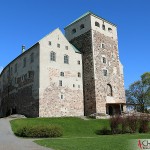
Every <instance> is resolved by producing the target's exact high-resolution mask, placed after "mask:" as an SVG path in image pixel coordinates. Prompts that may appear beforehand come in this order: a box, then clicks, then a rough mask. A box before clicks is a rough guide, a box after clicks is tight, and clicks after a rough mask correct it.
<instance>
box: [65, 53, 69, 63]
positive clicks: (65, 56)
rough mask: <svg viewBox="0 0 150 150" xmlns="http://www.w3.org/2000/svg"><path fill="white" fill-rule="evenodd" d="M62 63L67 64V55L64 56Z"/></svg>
mask: <svg viewBox="0 0 150 150" xmlns="http://www.w3.org/2000/svg"><path fill="white" fill-rule="evenodd" d="M64 63H65V64H69V56H68V55H65V56H64Z"/></svg>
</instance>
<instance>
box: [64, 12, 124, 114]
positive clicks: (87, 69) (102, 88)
mask: <svg viewBox="0 0 150 150" xmlns="http://www.w3.org/2000/svg"><path fill="white" fill-rule="evenodd" d="M65 36H66V38H67V39H68V41H69V42H70V43H72V44H73V45H74V46H75V47H76V48H77V49H79V50H80V51H81V53H82V63H83V95H84V114H85V115H90V114H93V113H107V114H109V115H112V114H117V113H118V114H120V113H121V111H124V110H125V107H124V104H125V91H124V79H123V66H122V64H121V63H120V60H119V54H118V37H117V27H116V25H114V24H113V23H111V22H109V21H107V20H105V19H103V18H100V17H99V16H97V15H95V14H93V13H91V12H87V13H86V14H84V15H83V16H81V17H80V18H79V19H77V20H75V21H74V22H72V23H71V24H70V25H68V26H67V27H66V28H65Z"/></svg>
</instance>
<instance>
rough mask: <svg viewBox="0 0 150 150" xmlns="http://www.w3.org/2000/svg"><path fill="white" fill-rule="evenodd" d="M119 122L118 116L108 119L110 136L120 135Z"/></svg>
mask: <svg viewBox="0 0 150 150" xmlns="http://www.w3.org/2000/svg"><path fill="white" fill-rule="evenodd" d="M120 122H121V117H120V116H113V117H111V118H110V128H111V132H112V134H120V132H121V130H120V129H119V124H120Z"/></svg>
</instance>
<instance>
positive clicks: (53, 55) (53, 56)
mask: <svg viewBox="0 0 150 150" xmlns="http://www.w3.org/2000/svg"><path fill="white" fill-rule="evenodd" d="M50 60H51V61H56V53H55V52H53V51H52V52H51V53H50Z"/></svg>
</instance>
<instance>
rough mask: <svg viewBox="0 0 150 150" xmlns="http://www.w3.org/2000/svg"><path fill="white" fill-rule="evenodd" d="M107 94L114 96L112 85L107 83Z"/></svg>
mask: <svg viewBox="0 0 150 150" xmlns="http://www.w3.org/2000/svg"><path fill="white" fill-rule="evenodd" d="M107 96H113V94H112V86H111V85H110V84H107Z"/></svg>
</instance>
